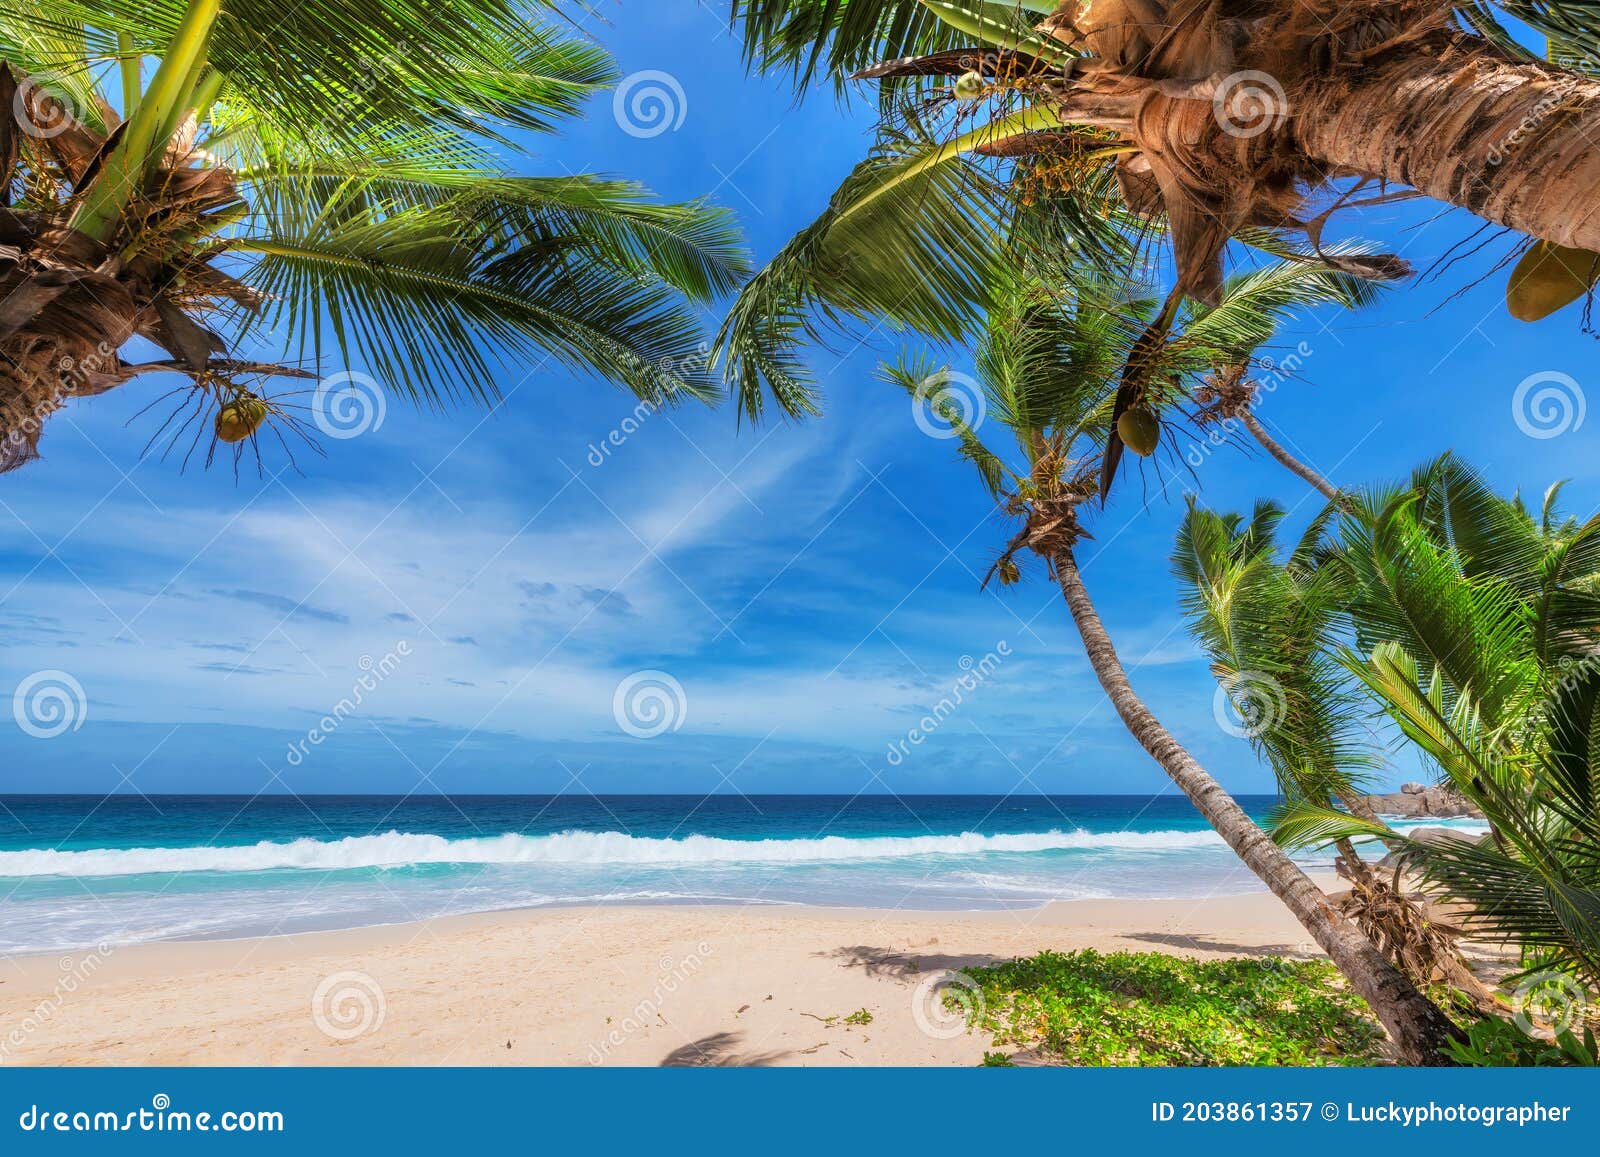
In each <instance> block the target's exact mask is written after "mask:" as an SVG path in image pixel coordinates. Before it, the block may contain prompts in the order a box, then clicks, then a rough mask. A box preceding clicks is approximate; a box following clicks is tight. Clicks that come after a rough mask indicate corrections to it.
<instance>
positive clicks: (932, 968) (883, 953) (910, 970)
mask: <svg viewBox="0 0 1600 1157" xmlns="http://www.w3.org/2000/svg"><path fill="white" fill-rule="evenodd" d="M817 955H818V956H831V957H834V958H836V959H838V960H840V961H842V962H843V963H844V964H845V965H846V966H848V967H854V968H862V969H865V970H866V973H867V975H868V976H884V977H889V978H892V979H894V980H906V979H908V978H910V977H914V976H922V975H926V974H927V973H930V972H959V971H961V970H962V969H965V968H986V967H988V966H989V965H991V964H1004V963H1006V962H1007V961H1008V960H1010V959H1011V957H1009V956H991V955H987V954H984V953H971V954H968V955H959V956H957V955H949V954H945V953H927V952H896V951H894V950H892V949H889V948H874V947H872V946H870V945H867V944H855V945H848V946H845V947H842V948H835V949H834V950H833V951H831V952H819V953H817Z"/></svg>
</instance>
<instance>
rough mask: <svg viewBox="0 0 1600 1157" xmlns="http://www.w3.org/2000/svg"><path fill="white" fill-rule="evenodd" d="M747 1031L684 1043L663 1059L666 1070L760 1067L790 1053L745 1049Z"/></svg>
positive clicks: (727, 1033)
mask: <svg viewBox="0 0 1600 1157" xmlns="http://www.w3.org/2000/svg"><path fill="white" fill-rule="evenodd" d="M743 1043H744V1033H742V1032H714V1033H712V1034H711V1035H710V1036H703V1037H701V1038H700V1039H699V1040H693V1041H690V1042H689V1043H688V1044H685V1045H680V1046H679V1047H678V1048H675V1049H673V1050H672V1051H671V1052H670V1053H668V1054H667V1055H666V1056H664V1057H662V1058H661V1064H660V1067H661V1068H664V1069H685V1068H689V1069H696V1068H697V1069H736V1068H750V1067H754V1068H759V1067H761V1066H763V1065H770V1064H772V1063H774V1062H775V1061H780V1060H782V1059H783V1058H784V1057H786V1056H788V1055H789V1053H788V1052H770V1053H757V1052H745V1051H742V1046H743Z"/></svg>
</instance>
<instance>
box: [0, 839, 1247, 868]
mask: <svg viewBox="0 0 1600 1157" xmlns="http://www.w3.org/2000/svg"><path fill="white" fill-rule="evenodd" d="M1220 843H1221V841H1220V840H1219V838H1218V837H1217V836H1216V835H1215V833H1213V832H1209V831H1198V832H1194V831H1160V832H1088V831H1083V830H1081V829H1080V830H1077V831H1070V832H1062V831H1049V832H1037V833H1031V834H1019V835H993V836H984V835H978V834H976V833H974V832H964V833H962V834H961V835H952V836H880V837H860V838H852V837H847V836H824V837H822V838H820V839H793V840H727V839H719V838H716V837H713V836H685V837H683V838H682V839H650V838H645V837H640V836H630V835H626V834H625V833H622V832H580V831H570V832H560V833H558V834H556V835H546V836H524V835H517V834H515V833H507V834H505V835H500V836H490V837H484V838H474V839H457V840H451V839H446V838H444V837H443V836H435V835H426V834H413V833H407V832H394V831H391V832H385V833H384V834H382V835H373V836H351V837H348V838H346V839H342V840H311V839H301V840H293V841H289V842H282V843H273V842H270V841H262V842H261V843H258V844H250V845H245V846H238V847H191V848H90V849H85V850H82V851H55V850H49V849H39V850H28V851H12V852H0V876H8V877H23V876H137V875H150V874H165V873H172V872H259V871H270V870H273V869H286V868H287V869H299V870H309V871H339V870H343V869H352V868H403V867H407V866H410V865H413V864H592V865H603V864H717V863H730V864H733V863H745V864H748V863H771V864H790V863H805V862H826V861H835V862H838V861H849V860H881V859H900V858H903V857H907V856H973V855H983V854H985V853H992V852H1001V853H1028V852H1052V851H1075V850H1082V851H1128V852H1166V851H1184V850H1187V849H1192V848H1203V847H1209V846H1212V845H1217V844H1220Z"/></svg>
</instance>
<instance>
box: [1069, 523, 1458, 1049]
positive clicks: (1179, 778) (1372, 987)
mask: <svg viewBox="0 0 1600 1157" xmlns="http://www.w3.org/2000/svg"><path fill="white" fill-rule="evenodd" d="M1051 561H1052V563H1053V564H1054V566H1055V570H1056V576H1057V580H1058V581H1059V583H1060V584H1061V593H1062V595H1063V596H1064V597H1065V598H1066V601H1067V607H1068V609H1070V610H1071V612H1072V618H1073V621H1074V622H1075V623H1076V624H1077V627H1078V633H1079V635H1081V636H1082V638H1083V645H1084V650H1085V652H1086V653H1087V654H1088V656H1089V662H1090V665H1091V666H1093V667H1094V671H1095V674H1096V676H1098V677H1099V680H1100V686H1101V687H1103V688H1104V689H1105V692H1106V694H1107V695H1108V696H1109V697H1110V699H1111V703H1112V706H1114V707H1115V708H1116V710H1117V714H1118V715H1119V716H1120V717H1121V718H1122V722H1123V723H1124V725H1126V727H1127V728H1128V731H1129V733H1131V734H1132V735H1133V737H1134V738H1135V739H1137V740H1138V741H1139V743H1140V745H1141V746H1142V747H1143V748H1144V749H1145V750H1146V751H1147V752H1149V753H1150V756H1151V758H1153V759H1154V760H1155V761H1156V762H1157V763H1158V764H1160V765H1161V769H1162V770H1163V771H1165V772H1166V773H1167V775H1168V776H1169V777H1170V778H1171V780H1172V782H1173V783H1175V784H1177V785H1178V787H1179V788H1180V789H1181V790H1182V791H1183V793H1184V794H1185V795H1186V796H1188V797H1189V800H1190V802H1192V803H1193V804H1194V806H1195V807H1196V808H1197V809H1198V810H1199V812H1200V814H1201V815H1203V816H1205V817H1206V820H1207V821H1208V822H1209V823H1210V824H1211V826H1212V827H1213V828H1214V829H1216V832H1217V834H1218V835H1220V836H1221V837H1222V838H1223V839H1224V840H1225V841H1227V844H1228V846H1229V847H1231V848H1232V849H1233V850H1234V851H1235V852H1236V853H1237V854H1238V855H1239V858H1240V859H1242V860H1243V861H1244V862H1245V863H1246V864H1247V865H1249V867H1250V870H1251V871H1253V872H1254V873H1255V874H1256V875H1257V876H1258V877H1259V878H1260V879H1261V881H1262V882H1263V883H1264V884H1266V885H1267V887H1268V888H1269V889H1270V890H1271V891H1272V893H1273V895H1275V896H1277V897H1278V898H1279V899H1280V900H1282V901H1283V902H1284V904H1285V905H1286V906H1287V907H1288V908H1289V910H1290V911H1291V912H1293V913H1294V916H1295V918H1296V919H1297V920H1299V921H1300V924H1301V926H1302V927H1304V928H1305V930H1306V931H1307V932H1309V933H1310V934H1311V937H1312V939H1314V940H1315V941H1316V942H1317V943H1318V944H1319V945H1321V947H1322V949H1323V951H1325V952H1326V953H1327V954H1328V956H1329V958H1330V959H1332V961H1333V962H1334V964H1335V965H1337V966H1338V968H1339V970H1340V971H1341V972H1343V973H1344V975H1345V977H1346V978H1347V979H1348V980H1349V982H1350V984H1351V987H1353V988H1354V989H1355V990H1356V992H1358V993H1359V994H1360V995H1361V997H1362V998H1363V999H1364V1000H1366V1002H1367V1004H1368V1005H1370V1006H1371V1008H1372V1011H1373V1012H1374V1013H1376V1014H1377V1016H1378V1019H1379V1020H1380V1021H1382V1022H1383V1025H1384V1027H1385V1028H1386V1029H1388V1030H1389V1035H1390V1036H1391V1037H1392V1038H1393V1039H1394V1042H1395V1044H1396V1046H1397V1047H1398V1048H1399V1050H1400V1052H1401V1054H1402V1055H1403V1056H1404V1057H1405V1059H1406V1061H1407V1062H1408V1063H1410V1064H1414V1065H1444V1064H1448V1063H1449V1062H1448V1061H1447V1060H1446V1058H1445V1057H1444V1055H1443V1054H1442V1052H1441V1051H1440V1050H1441V1049H1442V1048H1443V1046H1444V1044H1445V1043H1446V1042H1447V1041H1448V1040H1450V1039H1451V1038H1452V1037H1454V1036H1455V1035H1456V1029H1455V1027H1454V1026H1453V1025H1452V1024H1451V1023H1450V1020H1449V1018H1447V1017H1446V1016H1445V1015H1444V1013H1443V1012H1441V1011H1440V1010H1439V1008H1438V1007H1437V1006H1436V1005H1435V1004H1434V1003H1433V1002H1432V1001H1430V1000H1429V999H1428V998H1427V997H1426V996H1424V995H1423V994H1422V993H1421V992H1419V991H1418V990H1417V988H1416V986H1415V985H1413V984H1412V983H1411V981H1409V980H1407V979H1406V977H1405V976H1404V975H1403V974H1402V973H1401V972H1400V970H1399V969H1397V968H1396V967H1395V966H1394V965H1393V964H1391V963H1390V962H1389V961H1388V960H1387V959H1386V958H1385V957H1384V955H1383V953H1382V952H1380V951H1379V950H1378V949H1377V947H1376V946H1375V945H1374V944H1373V943H1372V942H1371V941H1370V940H1369V939H1367V937H1365V936H1364V935H1362V934H1361V932H1360V931H1359V930H1358V929H1356V928H1355V927H1353V926H1352V925H1351V924H1350V923H1349V922H1348V921H1347V920H1345V919H1344V918H1342V917H1341V916H1340V915H1339V913H1338V912H1337V911H1336V910H1335V908H1334V907H1333V905H1332V904H1331V903H1330V902H1329V900H1328V898H1327V897H1326V896H1325V895H1323V893H1322V890H1321V889H1320V888H1318V887H1317V886H1316V885H1315V884H1314V883H1312V881H1311V879H1310V877H1308V876H1307V875H1306V874H1305V873H1304V872H1302V871H1301V870H1300V868H1299V866H1298V865H1296V864H1295V862H1294V861H1293V860H1291V859H1290V858H1289V856H1288V855H1287V854H1286V853H1285V852H1284V851H1283V849H1281V848H1280V847H1278V845H1277V844H1275V843H1273V842H1272V839H1271V837H1269V836H1268V835H1267V833H1266V832H1264V831H1262V830H1261V828H1260V827H1259V826H1258V825H1257V824H1256V822H1255V821H1254V820H1252V819H1251V818H1250V817H1249V816H1248V815H1247V814H1245V811H1244V809H1243V808H1241V807H1240V806H1239V805H1238V803H1237V802H1235V801H1234V799H1233V797H1232V796H1230V795H1229V794H1228V793H1227V792H1226V791H1224V790H1223V788H1222V785H1221V784H1219V783H1217V781H1216V780H1215V779H1213V778H1212V777H1211V775H1210V773H1209V772H1207V771H1206V770H1205V768H1203V767H1201V766H1200V764H1199V763H1198V762H1197V761H1196V760H1195V758H1194V757H1193V756H1192V755H1190V754H1189V753H1188V752H1187V751H1186V750H1184V748H1183V745H1182V744H1180V743H1179V742H1178V741H1177V740H1176V739H1175V738H1174V737H1173V736H1172V734H1171V732H1169V731H1168V730H1167V729H1166V727H1164V726H1163V725H1162V723H1161V721H1160V720H1159V719H1157V718H1156V717H1155V715H1154V714H1153V713H1152V712H1151V711H1150V709H1149V708H1148V707H1147V706H1145V704H1144V701H1143V700H1142V699H1140V698H1139V696H1138V694H1137V692H1135V691H1134V689H1133V685H1132V684H1131V683H1130V682H1129V681H1128V675H1127V672H1126V671H1125V670H1123V667H1122V661H1121V660H1120V659H1119V658H1118V657H1117V652H1116V647H1115V646H1114V645H1113V644H1112V642H1111V637H1110V636H1109V635H1108V634H1107V633H1106V629H1105V624H1104V623H1102V622H1101V621H1100V614H1099V612H1098V611H1097V610H1096V609H1095V606H1094V603H1093V601H1092V600H1091V599H1090V597H1089V592H1088V590H1087V588H1085V586H1084V584H1083V576H1082V575H1081V574H1080V573H1079V571H1078V564H1077V560H1076V559H1075V558H1074V556H1073V553H1072V550H1071V548H1070V547H1066V548H1062V549H1058V550H1057V551H1056V552H1054V556H1053V557H1052V559H1051Z"/></svg>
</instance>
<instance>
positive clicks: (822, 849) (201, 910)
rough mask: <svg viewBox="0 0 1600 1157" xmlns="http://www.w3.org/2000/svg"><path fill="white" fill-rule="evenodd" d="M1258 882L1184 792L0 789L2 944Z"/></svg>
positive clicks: (915, 904)
mask: <svg viewBox="0 0 1600 1157" xmlns="http://www.w3.org/2000/svg"><path fill="white" fill-rule="evenodd" d="M1241 802H1242V803H1243V804H1244V805H1245V806H1246V808H1247V809H1249V810H1250V811H1251V813H1252V814H1253V815H1256V816H1258V817H1259V816H1261V815H1262V814H1264V813H1265V811H1266V810H1267V809H1268V808H1269V807H1270V806H1271V805H1272V803H1273V802H1274V801H1273V800H1272V799H1271V798H1269V797H1245V798H1244V799H1242V800H1241ZM1311 865H1312V866H1316V862H1315V861H1312V862H1311ZM1324 866H1325V865H1324ZM1257 887H1258V885H1257V884H1256V881H1255V879H1254V877H1252V876H1251V875H1250V874H1249V872H1248V871H1247V870H1245V869H1244V868H1243V867H1241V866H1240V865H1239V864H1238V862H1237V861H1236V860H1235V859H1234V857H1233V855H1232V853H1231V852H1229V850H1228V849H1227V848H1226V846H1225V845H1223V843H1222V842H1221V840H1220V839H1218V838H1217V837H1216V836H1215V834H1214V833H1212V832H1211V830H1210V829H1209V828H1208V827H1207V826H1206V825H1205V823H1204V821H1203V820H1202V819H1201V818H1200V816H1199V815H1198V814H1197V813H1196V812H1195V811H1194V809H1193V808H1192V807H1191V806H1190V805H1189V803H1188V801H1187V800H1185V799H1184V798H1183V797H1181V796H1176V795H1172V796H1157V797H1153V798H1152V797H1150V796H1137V797H1133V796H1039V795H1033V796H1007V797H998V796H970V795H961V796H907V797H899V798H896V797H891V796H854V797H846V796H815V795H807V796H753V797H746V796H738V795H718V796H710V797H701V796H661V795H652V796H601V797H596V796H457V797H443V796H433V795H430V796H408V797H398V796H306V797H299V798H296V797H291V796H260V797H256V798H253V799H252V798H247V797H242V796H154V797H148V798H147V797H143V796H137V795H118V796H111V797H99V796H45V795H25V796H0V954H13V953H20V952H48V951H56V950H58V949H66V948H80V947H86V946H90V945H97V944H124V943H131V942H136V941H143V940H156V939H174V938H181V939H195V938H207V937H227V936H249V935H265V934H274V933H290V932H302V931H309V930H313V929H324V928H337V927H354V926H360V925H368V924H386V923H393V922H397V921H404V920H417V919H425V918H428V917H431V916H438V915H445V914H452V913H463V912H481V911H490V910H495V909H504V908H521V907H531V906H539V905H551V904H595V903H634V904H638V903H729V904H811V905H823V906H836V907H838V906H842V907H856V908H886V909H890V908H897V909H909V910H951V909H970V910H981V909H989V910H994V909H1008V908H1032V907H1037V906H1039V905H1042V904H1045V903H1048V902H1050V901H1052V900H1070V899H1082V898H1091V897H1101V898H1104V897H1121V896H1128V897H1138V896H1177V897H1181V896H1205V895H1217V894H1228V893H1239V892H1248V891H1252V890H1255V889H1256V888H1257Z"/></svg>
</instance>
